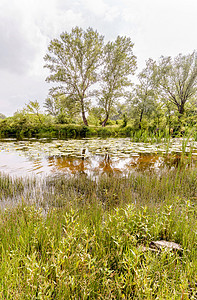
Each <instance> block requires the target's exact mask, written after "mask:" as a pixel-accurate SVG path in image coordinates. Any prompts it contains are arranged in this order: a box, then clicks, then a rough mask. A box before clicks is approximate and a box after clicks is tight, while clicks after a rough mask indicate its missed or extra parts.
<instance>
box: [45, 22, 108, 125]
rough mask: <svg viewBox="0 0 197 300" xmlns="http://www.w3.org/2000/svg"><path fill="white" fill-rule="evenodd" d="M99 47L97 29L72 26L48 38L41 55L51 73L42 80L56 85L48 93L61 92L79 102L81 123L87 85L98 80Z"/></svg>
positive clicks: (83, 117)
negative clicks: (58, 35)
mask: <svg viewBox="0 0 197 300" xmlns="http://www.w3.org/2000/svg"><path fill="white" fill-rule="evenodd" d="M102 47H103V36H101V35H99V34H98V32H97V31H94V30H93V29H92V28H88V29H87V30H86V31H84V30H83V29H81V28H79V27H75V28H73V29H72V31H71V33H67V32H63V33H62V34H61V35H60V39H59V40H58V39H54V40H52V41H51V42H50V45H49V47H48V51H49V53H48V54H47V55H46V56H45V57H44V59H45V61H46V62H47V64H46V65H45V67H46V68H48V69H49V70H50V72H51V75H50V76H48V77H47V79H46V80H47V81H48V82H56V83H58V84H60V85H58V86H56V87H54V88H52V90H51V92H52V93H53V92H54V93H57V92H59V93H62V94H65V95H66V96H69V97H70V99H73V101H74V102H76V103H77V102H78V103H80V107H81V114H82V119H83V122H84V124H85V125H88V122H87V119H86V115H85V112H86V109H87V106H88V98H89V97H90V96H91V92H92V89H91V87H92V86H93V84H95V83H96V82H97V80H98V73H97V71H98V69H99V67H100V65H101V63H102V59H101V58H102Z"/></svg>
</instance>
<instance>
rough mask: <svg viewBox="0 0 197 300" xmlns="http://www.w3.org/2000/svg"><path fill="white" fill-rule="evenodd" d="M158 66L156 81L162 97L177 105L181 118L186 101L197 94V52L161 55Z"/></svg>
mask: <svg viewBox="0 0 197 300" xmlns="http://www.w3.org/2000/svg"><path fill="white" fill-rule="evenodd" d="M156 66H157V76H156V77H155V79H156V81H155V82H156V85H157V87H158V88H159V91H160V94H161V96H162V99H163V100H164V101H169V102H171V103H172V104H173V105H174V106H175V107H176V109H177V111H178V117H179V120H180V119H181V117H182V116H183V114H184V112H185V105H186V103H187V102H188V101H189V100H191V99H192V98H193V97H194V96H196V94H197V53H196V52H195V51H194V52H193V53H192V54H189V55H182V54H179V55H178V56H176V57H175V58H174V59H172V58H171V57H161V59H160V61H159V63H158V64H157V65H156Z"/></svg>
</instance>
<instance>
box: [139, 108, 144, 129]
mask: <svg viewBox="0 0 197 300" xmlns="http://www.w3.org/2000/svg"><path fill="white" fill-rule="evenodd" d="M143 113H144V110H143V109H142V111H141V114H140V121H139V129H142V125H141V123H142V117H143Z"/></svg>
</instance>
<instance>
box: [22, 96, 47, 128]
mask: <svg viewBox="0 0 197 300" xmlns="http://www.w3.org/2000/svg"><path fill="white" fill-rule="evenodd" d="M26 110H27V112H30V113H32V114H35V115H37V117H38V120H39V122H40V124H42V123H43V122H42V120H41V116H40V114H41V112H40V110H41V108H40V104H39V102H38V101H37V100H35V101H29V103H28V104H26Z"/></svg>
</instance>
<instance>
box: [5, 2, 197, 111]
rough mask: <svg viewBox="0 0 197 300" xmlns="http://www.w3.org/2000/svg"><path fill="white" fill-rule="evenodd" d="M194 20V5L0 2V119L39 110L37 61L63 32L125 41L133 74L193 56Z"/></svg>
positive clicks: (43, 89)
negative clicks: (31, 105)
mask: <svg viewBox="0 0 197 300" xmlns="http://www.w3.org/2000/svg"><path fill="white" fill-rule="evenodd" d="M196 15H197V1H196V0H95V1H94V0H9V1H8V0H0V113H3V114H5V115H6V116H11V115H13V113H14V112H16V110H17V109H22V108H23V107H24V106H25V103H28V102H29V101H30V100H38V101H39V102H40V103H41V105H42V104H43V102H44V100H45V99H46V97H47V94H48V90H49V84H48V83H46V82H45V78H46V76H47V75H48V71H47V69H43V65H44V60H43V57H44V55H45V54H46V52H47V46H48V44H49V42H50V40H51V39H53V38H58V37H59V35H60V33H62V32H63V31H68V32H70V30H71V28H72V27H75V26H80V27H82V28H83V29H87V28H88V27H92V28H93V29H97V30H98V32H99V33H100V34H102V35H104V36H105V39H106V41H108V40H113V39H115V38H116V37H117V35H122V36H125V35H126V36H129V37H130V38H131V40H132V42H133V43H134V48H133V52H134V54H135V55H136V56H137V61H138V70H137V72H139V71H140V70H141V69H142V68H143V66H144V64H145V61H146V60H147V59H148V58H150V57H151V58H153V59H158V58H159V57H160V56H161V55H164V56H168V55H170V56H172V57H174V56H176V55H178V54H179V53H182V54H188V53H191V52H193V50H196V49H197V35H196V28H197V17H196Z"/></svg>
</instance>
